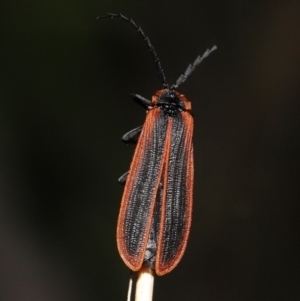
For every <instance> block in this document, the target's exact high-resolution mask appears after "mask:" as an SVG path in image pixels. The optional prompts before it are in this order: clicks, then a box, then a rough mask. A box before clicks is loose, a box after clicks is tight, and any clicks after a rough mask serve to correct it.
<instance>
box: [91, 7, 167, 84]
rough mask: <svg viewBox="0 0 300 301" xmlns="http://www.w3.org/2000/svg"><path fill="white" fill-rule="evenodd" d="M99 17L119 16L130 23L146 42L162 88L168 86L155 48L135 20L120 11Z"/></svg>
mask: <svg viewBox="0 0 300 301" xmlns="http://www.w3.org/2000/svg"><path fill="white" fill-rule="evenodd" d="M100 18H112V19H113V18H120V19H122V20H124V21H126V22H128V23H129V24H131V25H132V26H133V27H134V28H135V29H136V30H137V31H138V32H139V34H140V35H141V36H142V38H143V39H144V41H145V42H146V44H147V47H148V49H149V51H150V53H151V55H152V57H153V59H154V63H155V66H156V69H157V72H158V75H159V78H160V81H161V82H162V84H163V87H164V88H168V84H167V82H166V78H165V74H164V71H163V69H162V67H161V64H160V61H159V58H158V56H157V54H156V52H155V49H154V47H153V46H152V44H151V42H150V40H149V38H148V37H147V36H146V35H145V34H144V32H143V30H142V29H141V27H140V26H137V25H136V24H135V22H134V21H133V20H132V19H128V18H127V17H125V16H124V15H122V14H121V13H119V14H112V13H107V14H106V15H104V16H99V17H97V19H100Z"/></svg>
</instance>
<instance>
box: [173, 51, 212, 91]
mask: <svg viewBox="0 0 300 301" xmlns="http://www.w3.org/2000/svg"><path fill="white" fill-rule="evenodd" d="M216 49H217V46H214V47H213V48H212V49H207V50H206V51H205V52H204V53H203V55H202V56H201V55H199V56H198V57H197V58H196V59H195V61H194V63H193V64H190V65H189V66H188V67H187V69H186V70H185V72H184V73H183V74H181V75H180V76H179V78H178V79H177V81H176V84H175V85H173V86H172V87H171V89H177V88H178V86H179V85H181V84H182V83H184V82H185V81H186V79H187V78H188V77H189V76H190V75H191V73H192V72H193V71H194V70H195V68H196V67H197V66H198V65H199V64H200V63H201V62H202V61H203V60H204V59H205V58H206V57H208V56H209V55H210V54H211V53H212V52H213V51H214V50H216Z"/></svg>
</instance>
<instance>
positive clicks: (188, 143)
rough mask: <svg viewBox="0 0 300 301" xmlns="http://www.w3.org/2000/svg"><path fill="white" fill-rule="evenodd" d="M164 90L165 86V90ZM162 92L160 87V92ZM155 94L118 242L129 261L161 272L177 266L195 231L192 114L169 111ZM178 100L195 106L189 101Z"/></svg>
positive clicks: (125, 198) (137, 152)
mask: <svg viewBox="0 0 300 301" xmlns="http://www.w3.org/2000/svg"><path fill="white" fill-rule="evenodd" d="M162 91H164V90H162ZM159 92H161V91H159ZM162 93H163V92H161V93H158V94H156V95H155V96H154V97H153V101H152V102H153V104H155V106H154V107H153V108H151V109H150V110H149V111H148V114H147V116H146V120H145V124H144V126H143V129H142V132H141V134H140V137H139V140H138V143H137V146H136V149H135V153H134V156H133V159H132V163H131V166H130V170H129V174H128V177H127V180H126V185H125V188H124V193H123V198H122V202H121V209H120V213H119V219H118V226H117V244H118V249H119V252H120V255H121V257H122V259H123V260H124V262H125V263H126V265H127V266H128V267H129V268H130V269H131V270H133V271H137V270H139V269H140V268H141V266H142V265H143V264H148V265H151V266H153V268H154V269H155V271H156V273H157V274H158V275H164V274H166V273H168V272H170V271H171V270H172V269H174V268H175V267H176V265H177V264H178V262H179V261H180V259H181V257H182V256H183V253H184V251H185V248H186V243H187V239H188V235H189V231H190V225H191V214H192V191H193V175H194V169H193V145H192V135H193V118H192V116H191V114H190V113H189V112H187V111H180V112H179V111H178V114H174V116H173V115H172V116H168V115H167V114H166V113H165V112H166V111H165V110H164V109H163V108H160V107H158V106H156V104H159V97H160V96H161V95H162ZM176 94H178V95H177V96H178V97H179V99H180V100H181V101H183V102H185V103H186V107H188V108H190V103H189V101H188V100H187V99H186V98H185V97H184V96H183V95H180V94H179V93H176Z"/></svg>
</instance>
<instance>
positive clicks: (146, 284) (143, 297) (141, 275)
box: [135, 266, 154, 301]
mask: <svg viewBox="0 0 300 301" xmlns="http://www.w3.org/2000/svg"><path fill="white" fill-rule="evenodd" d="M153 285H154V271H153V270H152V269H151V268H150V267H147V266H144V267H142V268H141V269H140V270H139V271H138V277H137V282H136V289H135V301H152V296H153Z"/></svg>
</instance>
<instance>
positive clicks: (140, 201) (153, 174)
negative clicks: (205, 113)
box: [98, 13, 217, 275]
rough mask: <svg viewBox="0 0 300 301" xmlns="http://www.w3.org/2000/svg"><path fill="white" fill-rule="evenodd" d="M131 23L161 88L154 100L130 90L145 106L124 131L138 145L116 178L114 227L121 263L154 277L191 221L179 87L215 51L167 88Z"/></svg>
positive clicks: (180, 246)
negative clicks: (119, 191) (137, 121)
mask: <svg viewBox="0 0 300 301" xmlns="http://www.w3.org/2000/svg"><path fill="white" fill-rule="evenodd" d="M98 18H119V19H121V20H123V21H125V22H127V23H128V24H130V25H132V27H133V28H135V30H137V32H138V33H139V34H140V36H141V37H142V38H143V40H144V42H145V43H146V45H147V47H148V50H149V51H150V53H151V55H152V58H153V60H154V63H155V66H156V69H157V71H158V75H159V78H160V81H161V83H162V89H161V90H159V91H157V92H156V93H155V94H154V95H153V97H152V100H151V101H150V100H148V99H146V98H144V97H142V96H140V95H137V94H132V96H133V98H134V100H136V101H137V102H138V103H139V104H141V105H142V106H143V107H144V108H146V109H147V111H148V114H147V116H146V121H145V124H144V126H140V127H137V128H135V129H133V130H131V131H129V132H128V133H126V134H125V135H124V136H123V137H122V140H123V141H124V142H125V143H128V144H129V143H137V147H136V150H135V153H134V156H133V159H132V163H131V166H130V170H129V172H127V173H125V174H123V175H122V176H121V177H120V178H119V183H121V184H125V189H124V194H123V197H122V201H121V208H120V212H119V219H118V225H117V245H118V250H119V253H120V255H121V257H122V259H123V260H124V262H125V264H126V265H127V266H128V267H129V268H130V269H131V270H133V271H137V270H139V269H140V268H141V266H142V265H148V266H150V267H151V268H152V269H154V270H155V271H156V274H157V275H164V274H166V273H169V272H170V271H171V270H172V269H174V268H175V267H176V266H177V264H178V263H179V261H180V260H181V258H182V256H183V254H184V251H185V249H186V245H187V240H188V236H189V232H190V226H191V220H192V203H193V181H194V159H193V144H192V136H193V117H192V114H191V102H190V101H189V100H188V99H187V98H186V97H185V96H184V95H183V94H180V93H179V92H178V91H177V89H178V87H179V86H180V85H181V84H182V83H184V82H185V81H186V79H187V78H188V77H189V76H190V75H191V73H192V72H193V71H194V70H195V68H196V67H197V66H198V65H199V64H200V63H201V62H202V61H203V60H204V59H205V58H206V57H207V56H208V55H209V54H210V53H211V52H212V51H214V50H216V49H217V47H216V46H214V47H212V48H211V49H207V50H206V51H205V52H204V54H203V55H202V56H201V55H199V56H198V57H197V58H196V59H195V61H194V62H193V63H192V64H190V65H189V66H188V67H187V69H186V70H185V72H184V73H182V74H181V75H180V76H179V78H178V79H177V81H176V83H175V84H174V85H172V86H171V87H169V85H168V83H167V81H166V78H165V74H164V72H163V69H162V67H161V63H160V60H159V58H158V56H157V54H156V51H155V49H154V47H153V45H152V44H151V42H150V40H149V38H148V37H147V36H146V35H145V33H144V32H143V30H142V29H141V27H139V26H138V25H136V23H135V22H134V21H133V20H132V19H129V18H127V17H126V16H124V15H122V14H121V13H119V14H112V13H107V14H106V15H104V16H101V17H98Z"/></svg>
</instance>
